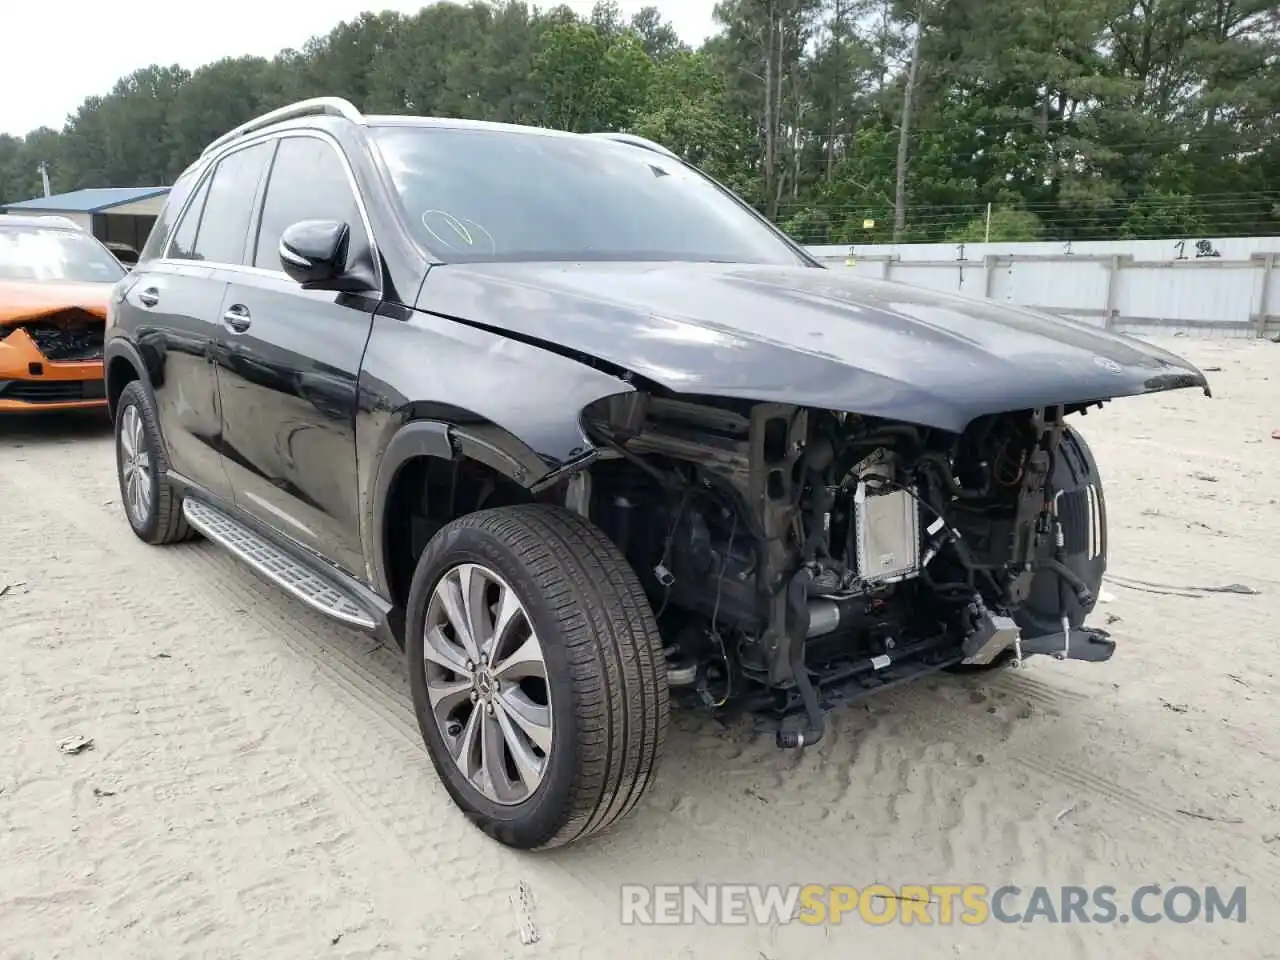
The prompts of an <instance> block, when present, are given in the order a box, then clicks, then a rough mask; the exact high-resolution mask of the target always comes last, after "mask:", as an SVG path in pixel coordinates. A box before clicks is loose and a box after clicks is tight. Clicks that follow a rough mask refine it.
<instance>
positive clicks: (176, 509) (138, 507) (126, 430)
mask: <svg viewBox="0 0 1280 960" xmlns="http://www.w3.org/2000/svg"><path fill="white" fill-rule="evenodd" d="M115 434H116V473H117V474H118V476H119V480H120V502H121V504H123V506H124V512H125V516H126V517H127V518H128V520H129V526H130V527H132V528H133V532H134V533H135V534H136V535H137V536H138V539H140V540H143V541H145V542H146V543H150V544H162V543H176V542H178V541H180V540H188V539H190V538H191V537H192V536H193V535H194V534H193V532H192V530H191V528H190V526H188V524H187V520H186V518H185V517H184V516H183V515H182V497H181V495H180V494H179V493H178V491H177V490H176V489H175V488H174V486H173V484H172V483H171V482H170V480H169V475H168V472H169V461H168V460H167V459H166V458H165V455H164V444H163V443H161V441H160V429H159V426H158V425H157V417H156V414H155V406H154V403H153V401H152V399H151V395H150V394H149V393H148V392H147V390H146V388H145V387H144V386H143V385H142V384H141V383H140V382H139V381H137V380H134V381H133V382H132V383H130V384H129V385H128V386H126V387H125V388H124V390H123V391H122V392H121V394H120V399H119V400H118V401H117V403H116V418H115Z"/></svg>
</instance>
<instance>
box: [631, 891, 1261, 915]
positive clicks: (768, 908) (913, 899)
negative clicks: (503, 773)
mask: <svg viewBox="0 0 1280 960" xmlns="http://www.w3.org/2000/svg"><path fill="white" fill-rule="evenodd" d="M621 892H622V922H623V923H624V924H639V925H647V924H693V923H703V924H713V925H714V924H747V923H756V924H760V925H770V924H774V923H801V924H807V925H810V926H819V925H822V924H839V923H848V922H856V923H866V924H871V925H873V926H883V925H885V924H894V923H896V924H903V925H908V926H909V925H913V924H914V925H920V926H932V925H940V926H947V925H951V924H962V925H965V926H977V925H979V924H984V923H992V922H994V923H1009V924H1022V923H1048V924H1060V923H1086V924H1093V923H1096V924H1112V923H1119V924H1126V923H1143V924H1149V923H1174V924H1187V923H1223V922H1230V923H1244V922H1245V918H1246V910H1245V900H1246V897H1245V888H1244V887H1230V888H1228V887H1217V886H1203V887H1193V886H1187V885H1172V886H1163V885H1161V884H1154V883H1152V884H1145V885H1143V886H1140V887H1136V888H1134V889H1133V890H1131V891H1128V892H1124V893H1122V892H1121V891H1119V890H1118V889H1117V888H1116V887H1113V886H1098V887H1082V886H1061V887H1049V886H1031V887H1020V886H1016V885H1012V884H1008V885H1004V886H999V887H989V886H987V885H985V884H928V885H925V884H919V885H911V884H909V885H906V886H901V887H889V886H885V885H881V884H875V885H872V886H867V887H862V888H858V887H853V886H844V885H830V886H829V885H823V884H804V885H792V886H786V887H783V886H762V885H752V884H707V885H696V884H687V885H681V884H671V885H658V886H641V885H624V886H623V887H622V891H621Z"/></svg>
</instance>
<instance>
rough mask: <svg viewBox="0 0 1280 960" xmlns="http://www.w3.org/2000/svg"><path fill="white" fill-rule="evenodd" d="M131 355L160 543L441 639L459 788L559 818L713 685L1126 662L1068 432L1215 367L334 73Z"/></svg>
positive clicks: (505, 808)
mask: <svg viewBox="0 0 1280 960" xmlns="http://www.w3.org/2000/svg"><path fill="white" fill-rule="evenodd" d="M105 362H106V371H105V377H106V391H107V396H108V402H109V405H110V411H111V415H112V418H113V422H114V423H115V431H116V462H117V468H118V472H119V478H120V488H121V492H122V503H123V505H124V508H125V513H126V516H127V519H128V522H129V524H130V525H131V527H132V528H133V531H134V533H135V534H137V536H138V537H140V538H142V539H143V540H145V541H146V542H148V543H153V544H163V543H171V542H174V541H178V540H183V539H186V538H189V537H193V536H197V535H203V536H204V537H205V538H207V539H209V540H211V541H213V542H215V543H216V544H218V545H219V546H220V547H222V548H225V549H227V550H229V551H230V552H231V553H233V554H234V555H235V556H237V557H239V558H240V559H241V560H243V561H244V562H245V563H247V564H248V565H249V566H251V567H252V568H253V569H254V570H256V571H257V572H258V573H259V574H260V575H262V576H263V577H265V578H267V579H268V580H269V581H271V582H273V583H275V584H277V585H278V586H279V587H280V588H281V589H282V590H284V591H287V592H288V593H290V594H292V595H293V596H294V597H295V598H296V599H297V600H299V601H301V602H303V603H306V604H309V605H310V606H312V607H314V608H316V609H318V610H320V611H322V612H323V613H325V614H327V615H328V616H330V617H332V618H333V619H335V620H337V621H340V622H342V623H345V624H348V625H350V626H353V627H356V628H359V629H363V630H368V631H372V632H375V633H379V634H381V635H384V636H385V637H386V638H387V639H388V640H389V641H393V642H395V643H397V644H399V645H400V646H402V647H403V649H404V650H405V655H406V662H407V666H408V671H409V677H410V685H411V689H412V693H413V701H414V706H415V708H416V711H417V716H418V720H419V724H420V727H421V730H422V735H423V738H424V740H425V742H426V745H427V748H428V751H429V753H430V755H431V758H432V760H433V762H434V764H435V767H436V769H437V771H438V772H439V775H440V777H441V778H442V779H443V781H444V783H445V785H446V786H447V789H448V790H449V793H450V795H451V796H452V797H453V799H454V800H455V801H456V802H457V804H458V805H459V807H460V808H461V809H462V810H463V811H464V812H465V813H466V815H467V816H469V817H470V818H471V819H472V820H473V821H475V822H476V823H477V824H478V825H480V826H481V827H482V828H483V829H485V830H486V831H487V832H488V833H489V834H490V835H491V836H493V837H495V838H497V839H498V840H500V841H501V842H503V843H506V844H510V845H512V846H517V847H523V848H534V847H550V846H555V845H559V844H563V843H567V842H570V841H572V840H575V839H577V838H579V837H583V836H585V835H587V834H590V833H592V832H594V831H596V830H598V829H601V828H603V827H606V826H608V825H609V824H610V823H612V822H614V821H615V820H617V819H618V818H619V817H621V816H623V815H624V814H626V813H627V812H628V811H629V810H631V809H632V808H633V807H634V806H635V805H636V803H637V802H638V801H639V799H640V797H641V795H642V794H643V792H644V790H645V788H646V786H647V785H648V784H649V782H650V781H651V779H652V778H653V776H654V774H655V770H656V769H657V766H658V762H659V759H660V755H661V753H662V750H663V745H664V741H665V737H666V729H667V717H668V707H669V701H670V700H672V699H673V698H674V699H678V700H681V701H687V702H688V703H689V704H690V706H691V707H692V708H694V709H704V710H709V711H719V710H730V709H749V710H752V711H755V712H764V713H766V714H769V715H771V716H773V717H775V718H776V719H777V739H778V744H779V746H781V747H786V748H800V747H804V746H805V745H807V744H811V743H813V742H814V741H816V740H817V739H818V738H820V737H821V736H822V734H823V728H824V722H825V715H826V711H828V710H829V709H830V708H831V707H832V706H833V705H834V704H835V703H837V702H840V701H842V700H843V701H847V700H848V699H850V698H852V697H856V696H861V695H864V694H866V693H869V692H872V691H875V690H878V689H883V688H884V687H886V686H889V685H891V684H894V683H900V682H904V681H908V680H912V679H914V678H918V677H920V676H923V675H925V674H928V673H930V672H933V671H938V670H957V669H994V668H998V667H1004V666H1016V665H1017V664H1019V663H1020V662H1021V660H1022V658H1023V657H1026V656H1031V655H1033V654H1050V655H1053V656H1056V657H1058V658H1061V659H1063V660H1083V661H1103V660H1106V659H1107V658H1109V657H1110V656H1111V654H1112V652H1113V650H1114V643H1113V641H1112V640H1111V639H1110V638H1109V637H1108V636H1107V635H1106V633H1105V632H1104V631H1101V630H1098V629H1095V628H1090V627H1087V626H1085V619H1086V617H1087V616H1088V614H1089V613H1090V611H1091V610H1092V607H1093V604H1094V599H1095V597H1096V595H1097V592H1098V587H1099V584H1100V582H1101V578H1102V574H1103V570H1104V569H1105V566H1106V561H1107V537H1106V508H1105V500H1104V497H1103V493H1102V485H1101V481H1100V478H1099V474H1098V469H1097V466H1096V464H1095V462H1094V460H1093V457H1092V456H1091V454H1090V452H1089V448H1088V446H1087V444H1086V443H1085V441H1084V438H1083V437H1082V436H1081V434H1080V433H1079V432H1078V430H1077V429H1076V428H1075V426H1074V423H1073V422H1068V421H1074V419H1075V417H1076V416H1077V415H1079V414H1080V413H1082V412H1084V411H1086V410H1087V409H1088V408H1089V407H1091V406H1097V405H1099V404H1101V403H1103V402H1107V401H1109V400H1110V399H1112V398H1115V397H1121V396H1126V395H1133V394H1139V393H1147V392H1152V391H1157V390H1169V389H1175V388H1184V387H1198V388H1201V389H1203V390H1204V391H1205V392H1206V393H1207V392H1208V386H1207V384H1206V382H1205V379H1204V376H1203V374H1201V373H1200V371H1198V370H1196V369H1195V368H1194V367H1192V366H1190V365H1189V364H1187V363H1186V362H1185V361H1183V360H1181V359H1180V358H1178V357H1176V356H1174V355H1172V354H1169V353H1166V352H1164V351H1161V350H1158V349H1156V348H1154V347H1151V346H1148V345H1146V344H1143V343H1140V342H1138V341H1136V340H1132V339H1128V338H1125V337H1122V336H1118V335H1114V334H1111V333H1108V332H1104V331H1102V330H1100V329H1096V328H1093V327H1090V326H1088V325H1087V324H1084V323H1079V322H1074V321H1069V320H1064V319H1060V318H1056V317H1051V316H1047V315H1044V314H1039V313H1034V312H1030V311H1027V310H1023V309H1021V308H1015V307H1010V306H1002V305H998V304H994V303H991V302H989V301H982V300H975V299H967V298H962V297H958V296H952V295H947V294H941V293H936V292H930V291H926V290H921V289H918V288H914V287H910V286H904V285H901V284H894V283H887V282H883V281H873V280H866V279H860V278H857V277H856V276H854V275H853V273H852V271H841V270H829V269H826V268H824V267H823V265H822V264H821V263H819V262H817V261H815V260H814V259H813V258H812V257H811V256H810V255H809V254H808V253H807V252H806V251H805V250H804V249H803V248H801V247H799V246H797V245H796V244H795V243H793V242H792V241H791V240H790V239H789V238H788V237H786V236H785V235H784V234H783V233H781V232H780V231H778V230H777V229H776V228H774V227H773V226H772V225H771V224H769V223H768V221H766V220H765V219H764V218H762V217H761V216H759V215H758V214H757V213H756V212H755V211H754V210H752V209H751V208H750V207H749V206H748V205H747V204H746V203H745V202H743V201H742V200H741V199H740V198H738V197H737V196H735V195H734V194H733V193H731V192H730V191H728V190H727V189H725V188H724V187H722V186H721V185H720V184H718V183H716V182H715V181H713V180H711V179H709V178H708V177H706V176H705V175H703V174H702V173H700V172H699V171H698V170H696V169H695V168H694V167H692V166H690V165H688V164H686V163H684V162H682V161H681V160H680V159H679V158H678V157H676V156H675V155H673V154H672V153H671V152H670V151H668V150H665V149H664V148H662V147H661V146H659V145H657V144H654V143H651V142H648V141H645V140H642V139H640V138H637V137H634V136H629V135H626V134H593V135H582V134H571V133H562V132H556V131H549V130H542V129H535V128H524V127H515V126H506V125H499V124H488V123H478V122H469V121H462V120H442V119H424V118H417V117H367V116H363V115H361V114H360V113H359V112H358V111H357V110H356V109H355V108H354V107H353V106H352V105H351V104H349V103H347V102H346V101H343V100H339V99H333V98H322V99H317V100H309V101H305V102H302V103H298V104H293V105H291V106H288V107H284V108H282V109H280V110H277V111H274V112H272V113H270V114H267V115H265V116H262V117H260V118H258V119H255V120H252V121H250V122H248V123H245V124H243V125H242V126H240V127H237V128H236V129H234V130H232V131H230V132H229V133H227V134H226V135H225V136H222V137H220V138H219V139H218V140H217V141H215V142H214V143H212V144H211V145H210V146H209V147H208V148H207V149H206V150H205V151H204V153H203V154H202V155H201V156H200V158H199V159H197V160H196V161H195V162H194V163H193V164H192V165H191V166H190V168H188V169H187V170H186V171H185V172H184V173H183V174H182V175H181V176H180V177H179V178H178V179H177V182H176V183H175V184H174V185H173V188H172V190H171V191H170V194H169V197H168V202H167V206H166V207H165V210H164V212H163V214H162V215H161V216H160V218H159V219H158V222H157V223H156V225H155V228H154V230H153V231H152V233H151V235H150V237H149V238H148V241H147V243H146V245H145V248H144V249H143V250H142V252H141V256H140V258H139V262H138V264H137V266H136V267H135V268H134V270H133V271H132V272H131V273H130V274H129V275H128V276H127V277H125V278H123V279H122V280H120V282H119V283H118V284H117V285H116V287H115V288H114V291H113V296H112V300H111V304H110V307H109V310H108V318H107V337H106V344H105ZM795 717H798V720H799V722H798V723H797V722H795V720H794V719H793V718H795Z"/></svg>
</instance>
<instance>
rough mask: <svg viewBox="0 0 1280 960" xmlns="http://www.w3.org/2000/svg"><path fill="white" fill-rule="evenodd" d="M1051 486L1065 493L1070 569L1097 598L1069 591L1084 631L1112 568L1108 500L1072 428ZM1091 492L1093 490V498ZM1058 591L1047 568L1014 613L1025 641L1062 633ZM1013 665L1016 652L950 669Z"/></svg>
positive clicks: (1074, 618) (1070, 608)
mask: <svg viewBox="0 0 1280 960" xmlns="http://www.w3.org/2000/svg"><path fill="white" fill-rule="evenodd" d="M1050 485H1051V487H1052V488H1053V489H1055V490H1061V491H1063V497H1062V502H1061V506H1060V511H1061V514H1060V516H1061V520H1062V527H1063V532H1064V534H1065V539H1066V565H1067V566H1068V567H1069V568H1070V569H1071V570H1072V571H1074V572H1075V574H1076V575H1077V576H1079V577H1080V579H1081V580H1083V581H1084V583H1085V586H1087V587H1088V588H1089V591H1090V593H1091V594H1092V602H1090V603H1089V604H1087V605H1086V604H1081V603H1080V601H1079V600H1078V598H1077V597H1076V595H1075V593H1074V592H1073V591H1071V590H1066V591H1065V595H1066V612H1067V618H1068V621H1069V623H1070V624H1071V626H1073V627H1079V626H1082V625H1083V624H1084V621H1085V618H1087V617H1088V616H1089V614H1090V613H1092V612H1093V608H1094V606H1095V605H1096V604H1097V602H1098V593H1099V591H1100V590H1101V589H1102V577H1103V574H1104V573H1105V572H1106V569H1107V501H1106V497H1105V495H1104V494H1103V490H1102V478H1101V476H1100V474H1099V471H1098V464H1097V461H1096V460H1094V457H1093V451H1092V450H1090V449H1089V445H1088V444H1087V443H1086V442H1085V439H1084V437H1083V436H1082V435H1081V434H1080V432H1079V431H1077V430H1075V429H1073V428H1072V427H1067V428H1066V430H1065V431H1064V432H1063V436H1062V442H1061V444H1059V446H1058V456H1057V457H1056V458H1055V460H1054V464H1053V476H1052V477H1051V478H1050ZM1089 488H1092V496H1090V493H1089ZM1091 533H1092V536H1091ZM1058 590H1059V577H1058V574H1057V573H1055V572H1053V571H1052V570H1041V571H1040V572H1039V573H1037V574H1036V577H1035V579H1034V580H1033V581H1032V583H1031V592H1030V594H1029V595H1028V596H1027V600H1026V603H1025V604H1024V605H1023V606H1022V607H1021V608H1020V609H1019V610H1018V611H1016V612H1015V614H1014V620H1015V621H1016V622H1017V624H1018V626H1019V627H1020V628H1021V629H1022V635H1023V636H1024V637H1040V636H1044V635H1045V634H1048V633H1056V632H1059V631H1060V630H1061V629H1062V626H1061V625H1062V619H1061V614H1060V613H1059V606H1060V604H1061V601H1060V599H1059V593H1058ZM1012 662H1013V651H1012V650H1004V651H1002V652H1001V653H1000V654H999V655H997V656H996V658H995V659H994V660H992V661H991V662H990V663H986V664H976V663H971V664H955V665H954V666H951V667H948V668H947V669H948V670H950V671H951V672H952V673H961V674H965V673H969V674H972V673H987V672H990V671H992V670H1001V669H1004V668H1005V667H1007V666H1009V665H1010V664H1011V663H1012Z"/></svg>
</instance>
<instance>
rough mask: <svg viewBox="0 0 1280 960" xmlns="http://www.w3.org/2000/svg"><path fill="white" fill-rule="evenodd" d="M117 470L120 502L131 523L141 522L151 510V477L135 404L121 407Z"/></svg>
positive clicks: (148, 458)
mask: <svg viewBox="0 0 1280 960" xmlns="http://www.w3.org/2000/svg"><path fill="white" fill-rule="evenodd" d="M119 442H120V453H121V457H120V471H121V475H120V478H121V486H122V488H123V493H124V506H125V509H126V510H127V511H128V512H129V517H130V519H132V520H133V522H134V524H135V526H139V527H141V526H143V525H145V524H146V522H147V518H148V517H149V515H150V513H151V490H152V487H153V486H154V483H155V480H154V476H153V474H152V469H151V454H150V453H149V452H148V451H147V435H146V428H145V425H144V423H143V420H142V414H141V413H139V411H138V408H137V406H135V405H134V404H130V405H129V406H127V407H125V409H124V411H123V413H122V414H121V418H120V440H119Z"/></svg>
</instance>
